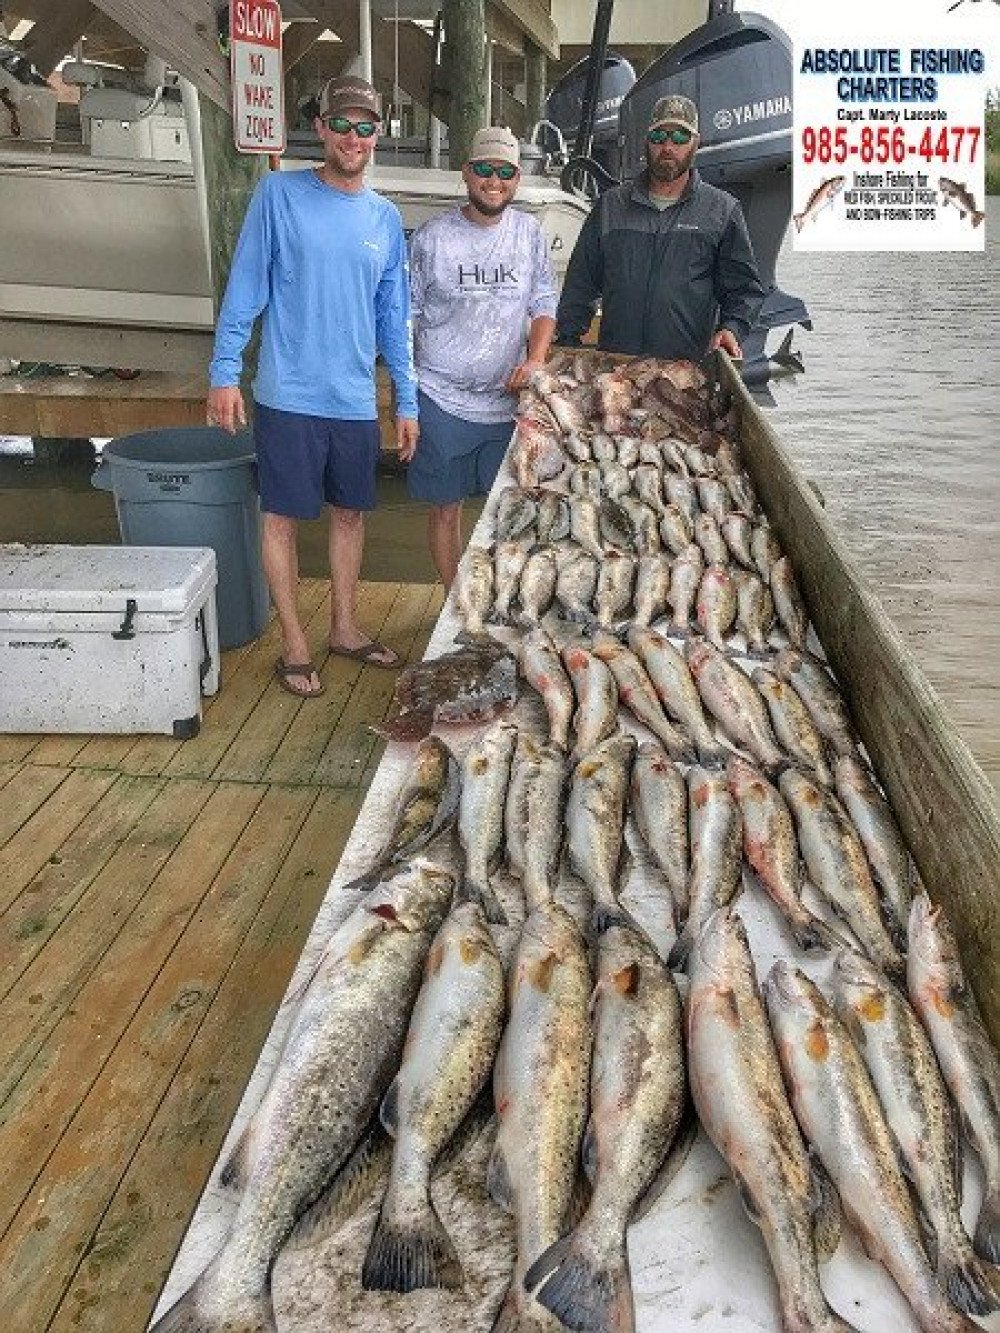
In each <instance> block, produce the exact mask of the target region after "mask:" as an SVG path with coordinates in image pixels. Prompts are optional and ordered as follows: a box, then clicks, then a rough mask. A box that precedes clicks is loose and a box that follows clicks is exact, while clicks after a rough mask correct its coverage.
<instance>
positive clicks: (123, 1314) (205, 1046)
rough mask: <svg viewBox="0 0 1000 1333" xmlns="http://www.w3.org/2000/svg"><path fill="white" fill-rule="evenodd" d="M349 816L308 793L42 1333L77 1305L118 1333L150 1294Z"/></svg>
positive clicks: (77, 1314)
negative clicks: (293, 834)
mask: <svg viewBox="0 0 1000 1333" xmlns="http://www.w3.org/2000/svg"><path fill="white" fill-rule="evenodd" d="M355 814H356V807H355V804H354V802H353V800H352V799H351V798H350V795H349V794H348V793H341V792H334V791H323V792H320V793H319V794H318V796H317V799H316V804H315V805H314V806H313V809H312V810H311V811H310V814H309V816H308V818H307V819H306V821H305V823H304V825H303V827H302V830H301V832H300V834H299V836H298V837H297V838H296V840H295V843H294V845H293V847H292V850H291V852H290V854H289V857H288V860H287V861H286V862H285V865H284V867H283V868H282V871H281V874H280V875H279V876H278V878H277V879H276V881H275V884H274V888H273V890H272V892H271V893H270V894H269V895H268V898H267V900H266V901H265V902H264V903H263V904H262V906H261V911H260V914H259V916H258V918H257V919H256V920H255V921H254V925H253V929H252V931H251V932H250V933H249V934H248V935H247V938H246V941H245V944H244V948H243V950H242V951H241V954H240V955H238V956H237V958H236V959H235V960H234V963H233V966H232V968H230V970H229V972H228V973H227V976H226V978H225V980H224V982H223V984H222V986H221V987H220V989H219V992H218V994H217V995H216V996H215V998H214V1000H213V1002H212V1005H211V1007H210V1009H209V1011H208V1013H207V1014H206V1016H205V1021H204V1022H203V1023H202V1025H201V1027H200V1028H199V1030H198V1034H197V1036H196V1037H195V1039H194V1041H193V1042H192V1043H191V1046H190V1048H189V1050H188V1052H187V1055H186V1056H185V1059H184V1061H183V1063H182V1065H181V1067H180V1069H179V1070H178V1073H177V1076H176V1078H175V1079H174V1080H173V1081H172V1083H171V1085H170V1088H169V1091H168V1092H167V1094H166V1096H165V1097H164V1099H163V1101H162V1102H161V1104H160V1106H159V1107H158V1108H157V1110H156V1114H155V1116H154V1118H153V1120H152V1123H151V1124H150V1127H149V1131H148V1132H147V1133H146V1135H145V1136H144V1138H143V1140H142V1142H141V1144H140V1145H139V1147H138V1149H137V1151H136V1153H135V1155H134V1156H133V1158H132V1159H131V1161H130V1162H129V1164H128V1168H127V1170H126V1171H125V1173H124V1175H123V1176H122V1179H121V1181H120V1183H119V1184H118V1186H117V1188H116V1190H115V1192H114V1195H113V1197H112V1199H111V1201H110V1204H109V1206H108V1208H107V1211H106V1213H105V1215H104V1217H103V1218H102V1219H101V1222H100V1226H99V1227H98V1229H97V1231H96V1233H95V1235H94V1238H93V1241H92V1243H91V1245H90V1246H89V1248H88V1251H87V1253H86V1255H85V1256H84V1257H82V1258H81V1260H80V1263H79V1265H78V1267H77V1269H76V1271H75V1273H74V1274H73V1276H72V1280H71V1282H70V1284H69V1287H68V1290H67V1295H66V1298H65V1301H64V1302H63V1304H62V1305H61V1307H60V1309H59V1312H58V1314H57V1316H56V1318H55V1319H54V1321H53V1323H52V1325H51V1333H76V1330H78V1329H79V1328H80V1326H81V1319H82V1317H83V1316H84V1314H86V1321H85V1322H86V1327H87V1328H88V1330H90V1331H91V1333H119V1330H121V1329H123V1328H125V1327H130V1326H133V1325H130V1320H131V1321H134V1327H136V1328H141V1327H144V1325H145V1320H146V1319H147V1318H148V1317H149V1315H150V1314H151V1312H152V1309H153V1306H154V1304H155V1301H156V1297H157V1294H158V1292H159V1283H158V1282H157V1281H155V1280H151V1278H152V1275H154V1274H159V1273H162V1272H165V1271H166V1269H167V1267H168V1265H169V1263H170V1261H171V1259H172V1258H173V1255H174V1253H175V1252H176V1249H177V1246H178V1245H179V1243H180V1240H181V1237H182V1236H183V1233H184V1230H185V1228H186V1226H187V1223H188V1220H189V1218H190V1215H191V1213H192V1211H193V1209H194V1206H195V1203H196V1201H197V1197H198V1194H199V1193H200V1187H201V1184H202V1183H203V1181H204V1180H205V1179H206V1177H207V1175H208V1173H209V1171H210V1169H211V1167H212V1164H213V1163H214V1161H215V1158H216V1157H217V1155H218V1152H219V1149H220V1148H221V1146H222V1142H223V1140H224V1138H225V1136H226V1132H227V1130H228V1128H229V1124H230V1122H231V1120H232V1117H233V1114H234V1113H235V1110H236V1107H237V1105H238V1103H239V1100H240V1096H241V1094H242V1090H243V1087H244V1085H245V1082H246V1078H247V1075H248V1071H249V1069H250V1068H251V1067H252V1065H253V1063H254V1060H255V1058H256V1055H257V1053H258V1051H259V1049H260V1047H261V1045H262V1044H263V1042H264V1039H265V1037H266V1035H267V1031H268V1029H269V1027H270V1024H271V1019H272V1016H273V1014H274V1011H275V1009H276V1008H277V1006H278V1004H279V1003H280V1001H281V998H282V995H283V994H284V991H285V988H286V987H287V985H288V981H289V978H290V977H291V975H292V972H293V971H294V969H295V964H296V962H297V960H298V957H299V954H300V953H301V950H302V946H303V943H304V941H305V938H306V936H307V935H308V932H309V927H310V925H311V924H312V920H313V918H314V916H315V914H316V911H317V909H318V907H319V904H320V902H321V900H322V898H323V895H324V893H325V892H326V887H327V883H328V879H329V870H328V867H329V866H330V865H331V864H335V863H336V861H337V859H339V856H340V852H341V850H342V848H343V846H344V843H345V841H346V839H347V836H348V834H349V833H350V830H351V826H352V824H353V822H354V817H355ZM165 1161H169V1162H170V1163H171V1170H170V1171H169V1172H168V1173H164V1170H163V1163H164V1162H165ZM136 1275H140V1276H141V1278H142V1281H141V1284H140V1283H139V1282H137V1280H136Z"/></svg>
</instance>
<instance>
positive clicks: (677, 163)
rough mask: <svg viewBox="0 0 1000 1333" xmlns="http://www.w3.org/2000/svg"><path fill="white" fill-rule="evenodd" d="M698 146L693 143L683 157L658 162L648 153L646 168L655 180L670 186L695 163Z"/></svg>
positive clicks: (658, 160)
mask: <svg viewBox="0 0 1000 1333" xmlns="http://www.w3.org/2000/svg"><path fill="white" fill-rule="evenodd" d="M696 149H697V144H695V143H692V144H691V145H690V147H689V148H688V150H687V152H686V153H685V154H684V156H683V157H662V158H658V159H656V160H654V159H653V157H652V156H651V155H650V154H649V153H647V154H646V166H647V168H648V170H649V174H650V176H652V178H653V180H655V181H660V182H661V183H662V184H664V185H666V184H669V183H670V181H675V180H677V179H678V177H680V176H683V175H684V173H685V171H687V170H688V169H689V168H690V166H691V163H692V162H693V161H694V155H695V151H696Z"/></svg>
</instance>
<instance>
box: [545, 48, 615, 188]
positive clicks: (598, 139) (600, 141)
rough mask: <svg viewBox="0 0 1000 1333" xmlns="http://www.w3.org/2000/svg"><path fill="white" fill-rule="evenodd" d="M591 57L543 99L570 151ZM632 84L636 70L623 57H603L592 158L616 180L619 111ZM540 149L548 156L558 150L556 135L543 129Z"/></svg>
mask: <svg viewBox="0 0 1000 1333" xmlns="http://www.w3.org/2000/svg"><path fill="white" fill-rule="evenodd" d="M589 65H590V57H589V56H584V58H583V59H582V60H578V61H577V62H576V64H575V65H573V66H571V68H570V69H569V70H567V72H566V73H565V74H564V75H563V76H562V78H561V79H560V80H559V82H558V83H557V84H556V86H555V87H554V88H553V89H552V91H551V92H550V93H549V95H548V97H547V98H546V99H545V116H546V119H548V120H550V121H551V122H552V124H553V125H556V126H558V128H559V129H560V130H561V131H562V135H563V138H564V140H565V141H566V144H567V146H568V148H569V150H570V153H573V152H575V151H576V148H575V145H576V139H577V134H578V131H579V128H580V117H581V114H582V111H583V98H584V90H585V88H586V85H587V72H588V67H589ZM634 85H635V70H634V69H633V68H632V66H631V65H630V64H629V62H628V61H627V60H626V59H625V57H624V56H619V55H615V53H614V52H613V51H609V52H608V53H607V55H605V57H604V67H603V69H602V70H601V78H600V82H599V83H598V86H597V106H596V109H595V113H594V124H593V136H594V137H593V146H592V149H591V156H592V157H593V158H594V159H595V161H597V162H598V163H599V164H600V165H601V166H602V167H603V168H604V170H605V171H606V172H607V173H608V174H609V175H610V176H613V177H615V179H618V178H620V176H621V163H620V161H619V141H618V108H619V107H620V106H621V104H622V100H623V99H624V97H625V95H626V94H627V93H628V91H629V89H630V88H632V87H634ZM542 131H543V137H542V147H543V148H544V149H545V151H546V152H548V153H554V152H556V151H557V150H558V144H557V141H556V138H555V135H553V134H551V133H547V132H546V131H545V127H544V126H543V127H542Z"/></svg>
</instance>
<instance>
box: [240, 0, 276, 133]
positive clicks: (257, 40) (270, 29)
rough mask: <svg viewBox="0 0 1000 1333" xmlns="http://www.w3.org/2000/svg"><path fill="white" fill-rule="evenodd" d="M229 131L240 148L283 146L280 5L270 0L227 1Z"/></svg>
mask: <svg viewBox="0 0 1000 1333" xmlns="http://www.w3.org/2000/svg"><path fill="white" fill-rule="evenodd" d="M229 71H230V76H231V78H232V85H233V135H234V138H235V141H236V147H237V148H238V149H239V151H240V152H241V153H283V152H284V151H285V96H284V86H283V77H282V68H281V10H280V8H279V7H278V5H277V4H275V0H231V3H230V6H229Z"/></svg>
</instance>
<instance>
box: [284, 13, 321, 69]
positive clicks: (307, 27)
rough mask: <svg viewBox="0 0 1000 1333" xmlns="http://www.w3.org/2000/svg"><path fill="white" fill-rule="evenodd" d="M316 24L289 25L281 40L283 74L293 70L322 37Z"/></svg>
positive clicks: (319, 27)
mask: <svg viewBox="0 0 1000 1333" xmlns="http://www.w3.org/2000/svg"><path fill="white" fill-rule="evenodd" d="M322 32H323V29H322V27H321V26H320V25H319V24H318V23H315V22H313V23H290V24H289V25H288V27H287V28H286V29H285V33H284V36H283V37H282V39H281V60H282V64H283V65H284V69H285V73H286V74H287V73H288V71H289V70H290V69H293V68H294V67H295V66H296V65H297V64H298V63H299V61H300V60H301V59H302V57H303V56H305V55H308V54H309V52H310V51H311V50H312V49H313V47H314V46H315V45H316V43H317V42H318V41H319V39H320V36H321V35H322Z"/></svg>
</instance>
